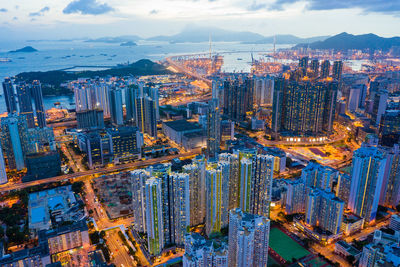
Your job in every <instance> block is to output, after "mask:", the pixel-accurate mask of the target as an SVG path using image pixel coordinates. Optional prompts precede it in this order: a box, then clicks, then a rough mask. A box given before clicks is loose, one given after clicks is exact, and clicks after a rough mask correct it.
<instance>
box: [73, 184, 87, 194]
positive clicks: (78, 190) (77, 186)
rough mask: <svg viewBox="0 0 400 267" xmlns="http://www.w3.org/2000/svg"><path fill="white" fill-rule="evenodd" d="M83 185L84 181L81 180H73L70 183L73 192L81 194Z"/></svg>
mask: <svg viewBox="0 0 400 267" xmlns="http://www.w3.org/2000/svg"><path fill="white" fill-rule="evenodd" d="M83 186H84V183H83V182H82V181H79V182H75V183H73V184H72V191H74V193H75V194H81V193H82V192H83Z"/></svg>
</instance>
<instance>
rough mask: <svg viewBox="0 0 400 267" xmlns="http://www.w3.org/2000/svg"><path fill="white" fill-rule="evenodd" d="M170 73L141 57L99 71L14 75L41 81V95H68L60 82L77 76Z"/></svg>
mask: <svg viewBox="0 0 400 267" xmlns="http://www.w3.org/2000/svg"><path fill="white" fill-rule="evenodd" d="M162 74H171V72H170V71H169V70H167V69H166V68H165V67H164V66H163V65H161V64H158V63H155V62H153V61H151V60H148V59H141V60H139V61H137V62H135V63H132V64H129V65H122V66H116V67H114V68H111V69H107V70H99V71H79V72H67V71H63V70H52V71H43V72H42V71H35V72H23V73H20V74H18V75H16V79H17V80H18V81H26V82H29V83H31V82H32V81H33V80H39V81H40V82H41V83H42V90H43V95H45V96H46V95H47V96H49V95H68V94H72V91H71V90H69V89H68V88H65V87H61V84H62V83H65V82H67V81H72V80H77V79H78V78H94V77H96V76H97V77H105V76H108V75H110V76H128V75H133V76H136V75H162Z"/></svg>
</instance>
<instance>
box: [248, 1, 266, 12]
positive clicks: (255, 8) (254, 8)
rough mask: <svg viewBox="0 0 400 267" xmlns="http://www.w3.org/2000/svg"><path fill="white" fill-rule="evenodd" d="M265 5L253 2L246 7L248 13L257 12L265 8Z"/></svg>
mask: <svg viewBox="0 0 400 267" xmlns="http://www.w3.org/2000/svg"><path fill="white" fill-rule="evenodd" d="M266 7H267V5H266V4H263V3H257V2H256V1H253V3H251V5H250V6H248V7H247V10H248V11H258V10H260V9H264V8H266Z"/></svg>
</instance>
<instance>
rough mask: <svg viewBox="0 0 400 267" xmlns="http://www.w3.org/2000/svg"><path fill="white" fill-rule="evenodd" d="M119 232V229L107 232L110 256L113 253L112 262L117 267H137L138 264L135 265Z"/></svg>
mask: <svg viewBox="0 0 400 267" xmlns="http://www.w3.org/2000/svg"><path fill="white" fill-rule="evenodd" d="M118 231H119V228H116V229H113V230H109V231H107V234H106V238H105V239H106V243H107V246H108V249H109V250H110V254H111V253H112V261H113V263H114V264H115V266H126V267H128V266H131V267H135V266H136V264H134V261H133V260H132V258H131V256H130V255H129V253H128V251H127V249H126V247H125V245H124V244H123V243H122V240H121V238H120V237H119V235H118Z"/></svg>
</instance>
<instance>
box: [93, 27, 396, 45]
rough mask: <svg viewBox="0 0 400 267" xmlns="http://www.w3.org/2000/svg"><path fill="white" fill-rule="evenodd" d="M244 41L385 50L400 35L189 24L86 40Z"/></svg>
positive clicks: (102, 41) (122, 43)
mask: <svg viewBox="0 0 400 267" xmlns="http://www.w3.org/2000/svg"><path fill="white" fill-rule="evenodd" d="M210 38H211V40H212V41H213V42H241V43H245V44H271V43H274V42H275V43H276V44H292V45H295V46H294V47H295V48H299V47H309V48H312V49H335V50H348V49H360V50H366V49H369V50H377V49H379V50H384V51H387V50H389V49H390V48H391V47H393V46H400V37H391V38H385V37H380V36H378V35H375V34H372V33H369V34H362V35H353V34H349V33H346V32H343V33H340V34H337V35H334V36H315V37H310V38H301V37H297V36H294V35H290V34H279V35H275V36H263V35H261V34H258V33H253V32H249V31H231V30H224V29H220V28H215V27H198V26H190V27H186V28H185V29H184V30H182V31H181V32H180V33H177V34H174V35H159V36H154V37H150V38H142V37H140V36H137V35H124V36H116V37H101V38H95V39H86V40H85V42H96V43H100V42H101V43H119V44H121V45H122V46H125V45H126V44H132V45H131V46H134V44H135V43H136V42H138V41H140V40H146V41H162V42H169V43H198V42H208V41H209V40H210Z"/></svg>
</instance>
